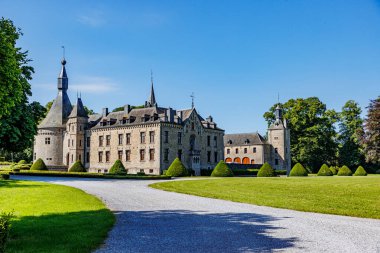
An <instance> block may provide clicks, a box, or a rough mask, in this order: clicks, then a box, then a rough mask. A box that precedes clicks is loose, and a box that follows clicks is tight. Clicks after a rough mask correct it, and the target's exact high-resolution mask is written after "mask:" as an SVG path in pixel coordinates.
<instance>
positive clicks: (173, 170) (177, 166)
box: [166, 157, 188, 177]
mask: <svg viewBox="0 0 380 253" xmlns="http://www.w3.org/2000/svg"><path fill="white" fill-rule="evenodd" d="M166 175H167V176H171V177H185V176H187V175H188V171H187V169H186V168H185V166H184V165H183V163H182V162H181V160H179V158H178V157H177V158H176V159H174V161H173V162H172V164H171V165H170V166H169V168H168V171H167V172H166Z"/></svg>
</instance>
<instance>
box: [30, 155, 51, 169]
mask: <svg viewBox="0 0 380 253" xmlns="http://www.w3.org/2000/svg"><path fill="white" fill-rule="evenodd" d="M30 170H47V168H46V165H45V163H44V161H43V160H42V159H41V158H38V160H37V161H35V162H34V163H33V165H32V167H30Z"/></svg>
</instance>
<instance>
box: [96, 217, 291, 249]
mask: <svg viewBox="0 0 380 253" xmlns="http://www.w3.org/2000/svg"><path fill="white" fill-rule="evenodd" d="M116 215H117V220H118V221H117V226H116V227H115V228H114V229H113V230H112V232H111V234H110V237H109V239H108V240H107V242H106V247H104V248H101V249H100V250H99V251H98V252H108V251H112V252H176V253H179V252H272V251H276V250H284V249H289V248H293V247H295V242H296V241H297V238H278V237H274V236H273V237H272V236H271V233H272V232H274V231H275V230H279V229H283V228H281V227H276V226H273V225H271V224H270V222H273V221H276V220H279V218H275V217H272V216H268V215H259V214H254V213H207V212H193V211H187V210H173V211H166V210H162V211H161V210H158V211H130V212H116ZM281 219H285V218H281Z"/></svg>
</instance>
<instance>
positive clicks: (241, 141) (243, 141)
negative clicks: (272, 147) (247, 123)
mask: <svg viewBox="0 0 380 253" xmlns="http://www.w3.org/2000/svg"><path fill="white" fill-rule="evenodd" d="M258 144H259V145H260V144H267V142H266V140H265V139H264V137H262V136H261V135H260V134H259V133H241V134H226V135H224V146H225V147H231V146H244V145H247V146H248V145H258Z"/></svg>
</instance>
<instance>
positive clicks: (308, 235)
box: [13, 176, 380, 253]
mask: <svg viewBox="0 0 380 253" xmlns="http://www.w3.org/2000/svg"><path fill="white" fill-rule="evenodd" d="M13 178H17V179H24V180H25V179H28V180H34V181H45V182H51V183H57V184H63V185H69V186H74V187H76V188H80V189H83V190H84V191H86V192H88V193H90V194H93V195H96V196H98V197H99V198H101V199H102V200H103V201H104V202H105V203H106V205H107V206H108V207H109V208H110V209H111V210H113V211H114V212H115V214H116V216H117V222H116V225H115V227H114V228H113V229H112V231H111V232H110V234H109V238H108V239H107V240H106V241H105V244H104V245H103V246H102V247H101V248H100V249H99V250H97V251H96V252H173V253H180V252H275V251H285V252H376V253H380V220H373V219H361V218H353V217H344V216H336V215H325V214H315V213H305V212H298V211H291V210H285V209H278V208H270V207H262V206H254V205H248V204H241V203H233V202H229V201H224V200H216V199H208V198H202V197H196V196H189V195H184V194H178V193H171V192H164V191H160V190H156V189H152V188H149V187H148V185H149V184H151V183H154V182H157V181H137V180H136V181H135V180H102V179H71V178H70V179H69V178H48V177H44V178H43V177H21V176H18V177H13ZM379 208H380V207H379Z"/></svg>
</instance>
